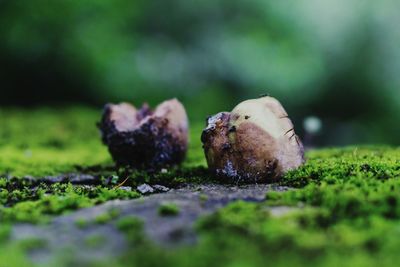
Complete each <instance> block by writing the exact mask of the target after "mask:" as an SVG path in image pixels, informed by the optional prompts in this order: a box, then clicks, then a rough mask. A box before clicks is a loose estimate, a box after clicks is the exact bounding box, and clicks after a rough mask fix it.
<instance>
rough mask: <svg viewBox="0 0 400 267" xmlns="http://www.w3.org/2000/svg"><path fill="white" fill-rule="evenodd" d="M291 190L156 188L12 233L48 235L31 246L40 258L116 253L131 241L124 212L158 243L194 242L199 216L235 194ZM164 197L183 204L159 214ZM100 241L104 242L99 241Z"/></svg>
mask: <svg viewBox="0 0 400 267" xmlns="http://www.w3.org/2000/svg"><path fill="white" fill-rule="evenodd" d="M271 190H275V191H282V190H287V188H286V187H280V186H274V185H266V184H259V185H257V184H253V185H245V186H227V185H216V184H207V185H188V186H185V187H182V188H179V189H170V190H169V191H168V192H167V193H162V194H153V195H149V196H146V197H143V198H140V199H135V200H125V201H121V200H116V201H110V202H108V203H106V204H103V205H99V206H95V207H91V208H87V209H82V210H79V211H76V212H74V213H71V214H67V215H63V216H60V217H57V218H55V219H54V220H53V221H52V222H51V223H50V224H49V225H31V224H19V225H15V226H14V228H13V231H12V237H13V239H15V240H23V239H30V238H35V239H37V238H38V239H43V240H44V241H45V243H46V244H47V245H46V246H45V247H44V248H43V249H36V250H35V251H32V253H31V257H32V259H33V260H34V261H35V262H37V263H45V262H49V261H51V260H54V258H55V257H57V255H61V254H64V253H66V251H68V252H69V253H74V257H75V258H77V259H79V261H81V262H85V261H87V260H93V259H101V258H106V257H111V256H115V255H118V254H119V253H121V252H122V251H123V250H124V248H125V247H126V246H127V242H126V240H125V238H124V234H123V233H122V232H119V231H118V230H117V228H116V227H115V221H116V220H118V218H122V217H124V216H128V215H129V216H135V217H137V218H139V219H141V220H142V221H143V222H144V230H145V233H146V235H147V237H148V238H149V239H150V240H152V241H154V242H155V243H157V244H159V245H164V246H168V247H170V246H176V245H181V244H193V243H195V242H196V233H195V231H194V229H193V224H194V223H195V221H196V220H197V219H198V218H199V217H200V216H204V215H207V214H210V213H212V212H214V211H216V210H217V209H219V208H221V207H223V206H225V205H227V204H228V203H230V202H232V201H235V200H244V201H254V202H258V201H262V200H264V198H265V194H266V192H268V191H271ZM165 203H173V204H175V205H176V206H177V207H178V208H179V213H178V214H177V215H176V216H160V214H159V213H158V209H159V207H160V206H161V205H163V204H165ZM110 210H118V211H119V212H118V214H119V215H118V217H117V218H115V219H113V220H111V221H109V222H106V223H103V224H96V223H91V224H89V225H87V226H86V227H84V228H82V227H79V225H78V224H77V222H78V221H80V220H85V221H87V222H94V221H95V220H96V218H97V217H98V216H99V215H101V214H104V213H106V212H109V211H110ZM287 211H288V210H287V209H286V208H284V207H283V208H279V207H278V208H271V213H272V214H273V215H274V214H275V215H279V214H282V213H285V212H287ZM92 236H99V237H101V239H102V240H103V241H102V242H101V244H97V245H96V246H95V247H87V242H86V241H87V240H88V239H89V238H90V237H92ZM99 243H100V242H99Z"/></svg>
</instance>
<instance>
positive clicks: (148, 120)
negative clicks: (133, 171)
mask: <svg viewBox="0 0 400 267" xmlns="http://www.w3.org/2000/svg"><path fill="white" fill-rule="evenodd" d="M98 127H99V129H100V131H101V134H102V140H103V143H104V144H106V145H107V146H108V150H109V151H110V153H111V155H112V157H113V159H114V161H115V162H116V163H117V165H120V166H132V167H134V168H138V169H147V170H159V169H161V168H165V167H168V166H171V165H176V164H179V163H181V162H182V161H183V159H184V158H185V155H186V151H187V146H188V118H187V115H186V111H185V108H184V107H183V105H182V104H181V103H180V102H179V101H178V100H176V99H172V100H168V101H165V102H163V103H161V104H160V105H158V106H157V108H156V109H155V110H154V111H153V110H151V109H150V107H149V106H148V105H147V104H144V105H143V106H142V108H140V109H136V108H135V107H134V106H132V105H130V104H128V103H121V104H107V105H106V106H105V107H104V112H103V116H102V119H101V122H100V123H99V124H98Z"/></svg>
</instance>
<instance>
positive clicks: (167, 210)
mask: <svg viewBox="0 0 400 267" xmlns="http://www.w3.org/2000/svg"><path fill="white" fill-rule="evenodd" d="M158 214H159V215H160V216H176V215H178V214H179V207H178V206H177V205H176V204H174V203H164V204H161V205H160V207H159V208H158Z"/></svg>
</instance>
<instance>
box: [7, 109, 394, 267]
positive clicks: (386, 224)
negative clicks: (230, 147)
mask: <svg viewBox="0 0 400 267" xmlns="http://www.w3.org/2000/svg"><path fill="white" fill-rule="evenodd" d="M27 114H29V116H28V115H27ZM98 117H99V111H98V110H92V109H86V108H69V109H62V110H54V109H39V110H33V111H28V112H27V111H19V110H6V111H4V110H3V111H0V121H2V129H0V174H3V176H2V177H10V176H17V177H23V176H26V175H32V176H37V177H41V176H45V175H57V174H59V173H69V172H77V171H78V172H85V173H91V174H95V175H99V176H103V177H105V178H106V177H111V178H112V183H111V185H107V186H106V185H105V183H104V184H102V183H99V184H98V185H96V186H90V187H87V186H73V185H71V184H54V185H45V184H39V185H35V186H33V185H32V184H30V183H29V182H27V181H26V180H23V179H14V180H9V179H5V178H0V221H1V222H2V225H4V226H2V227H0V245H1V246H2V250H0V262H8V263H9V266H26V265H24V264H26V262H25V261H24V259H23V257H22V256H23V252H24V248H23V246H18V245H15V244H11V243H9V240H8V235H9V231H10V227H11V226H10V225H12V224H13V223H15V222H36V223H37V222H46V221H48V220H50V219H51V218H53V216H55V215H58V214H63V213H65V212H68V211H72V210H76V209H79V208H83V207H88V206H92V205H97V204H100V203H104V202H105V201H108V200H112V199H131V198H137V197H139V196H140V195H139V194H138V193H137V192H135V191H125V190H121V189H113V188H111V187H112V186H114V185H116V184H118V183H120V182H122V181H123V180H124V179H125V178H128V180H127V181H126V183H125V185H127V186H132V188H135V187H136V186H137V185H139V184H141V183H150V184H162V185H166V186H169V187H175V186H179V185H181V184H185V183H203V182H219V181H218V180H215V178H214V177H212V176H210V175H209V174H208V172H207V169H206V168H205V166H206V164H205V159H204V156H203V151H202V148H201V143H200V140H199V136H200V132H201V128H202V126H203V125H202V123H194V124H192V126H191V127H192V130H191V146H190V148H189V152H188V157H187V160H186V161H185V162H184V163H183V164H182V166H180V167H179V168H178V167H176V168H170V169H168V170H167V172H165V173H159V174H149V173H146V172H139V171H133V170H130V169H125V168H121V169H119V170H114V169H113V168H108V167H107V166H112V161H111V159H110V157H109V155H108V153H107V150H106V148H105V147H104V146H103V145H102V144H101V143H100V138H99V135H98V132H97V130H96V128H95V122H96V121H97V120H98ZM307 158H308V161H307V163H306V164H305V165H304V166H303V167H301V168H299V169H298V170H295V171H291V172H290V173H288V174H287V175H285V177H283V178H282V179H281V180H280V181H279V183H280V184H281V185H282V186H288V187H290V188H291V189H290V190H288V191H285V192H268V193H267V195H266V201H264V202H260V203H248V202H242V201H240V202H236V203H232V204H231V205H228V206H227V207H225V208H223V209H221V210H219V211H217V212H216V213H215V214H212V215H211V216H208V217H206V218H202V219H201V220H200V221H199V222H198V224H197V231H198V234H199V238H198V241H199V242H198V243H197V244H196V245H194V246H183V247H179V248H176V249H174V250H168V249H166V248H164V247H159V246H156V245H152V244H151V243H150V242H149V241H147V240H146V238H145V236H144V231H143V224H142V222H140V221H139V220H138V219H136V218H130V217H124V218H121V219H119V220H117V221H116V223H115V225H116V227H117V228H118V229H120V230H121V231H123V232H124V234H125V235H126V236H127V238H128V240H129V241H130V242H132V244H134V246H130V247H129V248H128V250H127V251H126V253H125V254H124V255H123V256H122V257H118V258H116V259H112V260H113V264H112V265H113V266H132V265H133V266H135V265H137V266H139V265H140V266H142V265H147V266H175V267H178V266H193V267H197V266H199V267H200V266H215V265H222V266H265V265H266V264H273V265H274V266H278V267H279V266H328V267H329V266H338V265H340V266H377V265H379V266H396V265H397V263H398V262H399V260H400V256H399V253H398V248H399V247H400V230H399V229H400V228H399V225H400V194H399V192H400V182H399V181H400V179H399V178H400V149H399V148H390V147H384V146H370V147H359V148H357V147H347V148H332V149H324V150H314V151H309V152H308V153H307ZM199 201H201V202H205V201H206V198H204V197H202V196H200V197H199ZM274 206H284V207H290V208H291V209H290V210H291V212H289V213H287V214H282V215H281V216H276V215H274V214H273V213H271V212H270V209H271V207H274ZM159 212H160V214H161V215H162V214H177V213H178V212H179V209H178V208H177V207H176V206H174V205H168V204H167V205H163V206H161V207H160V210H159ZM99 217H100V219H96V220H98V222H99V223H106V222H109V221H110V220H113V219H114V218H115V217H116V215H112V214H110V213H106V214H102V215H101V216H99ZM85 223H86V222H77V225H78V226H79V225H85ZM90 223H92V222H90ZM95 243H98V242H97V241H96V242H95ZM114 261H116V262H114Z"/></svg>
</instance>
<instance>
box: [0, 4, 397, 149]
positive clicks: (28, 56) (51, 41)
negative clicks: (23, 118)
mask: <svg viewBox="0 0 400 267" xmlns="http://www.w3.org/2000/svg"><path fill="white" fill-rule="evenodd" d="M399 10H400V2H399V1H397V0H381V1H372V0H364V1H360V0H329V1H322V0H320V1H318V0H304V1H301V0H286V1H276V0H201V1H188V0H152V1H145V0H134V1H129V0H112V1H111V0H86V1H78V0H57V1H54V0H0V90H1V95H0V105H1V106H2V107H3V108H4V107H5V106H18V107H23V108H31V107H35V106H69V105H76V104H79V105H82V104H83V105H87V106H93V107H95V108H99V109H100V107H101V106H102V105H103V104H104V103H106V102H111V101H112V102H116V101H131V102H133V103H135V104H136V105H139V104H140V103H141V102H142V101H147V102H150V104H155V103H157V102H159V101H161V100H163V99H165V98H170V97H178V98H179V99H180V100H182V101H183V102H184V104H185V105H186V107H187V109H188V112H189V116H190V118H191V120H192V121H201V120H204V118H205V116H207V115H210V114H213V113H216V112H218V111H222V110H231V109H232V108H233V106H234V105H235V104H236V103H238V102H239V101H241V100H244V99H247V98H254V97H257V96H259V95H260V94H265V93H267V94H270V95H271V96H274V97H276V98H278V99H279V100H280V101H281V102H282V103H283V104H284V106H285V107H286V109H287V110H288V112H289V114H290V115H291V117H292V118H293V119H294V122H295V125H296V129H297V131H298V132H299V133H300V135H301V136H302V137H303V138H305V139H306V142H307V143H308V144H309V145H314V146H317V145H318V146H326V145H345V144H362V143H387V144H400V138H399V133H400V125H399V121H400V75H399V74H398V72H399V70H400V28H399V25H400V16H399ZM310 117H311V118H314V119H311V120H310ZM319 123H322V128H321V129H320V131H319V132H317V133H314V134H312V133H311V132H310V131H312V130H313V129H312V128H314V130H318V129H317V128H319V127H315V126H316V125H317V126H318V124H319ZM304 124H305V125H304ZM310 124H311V125H310ZM304 126H305V127H304ZM307 129H308V131H306V130H307Z"/></svg>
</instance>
